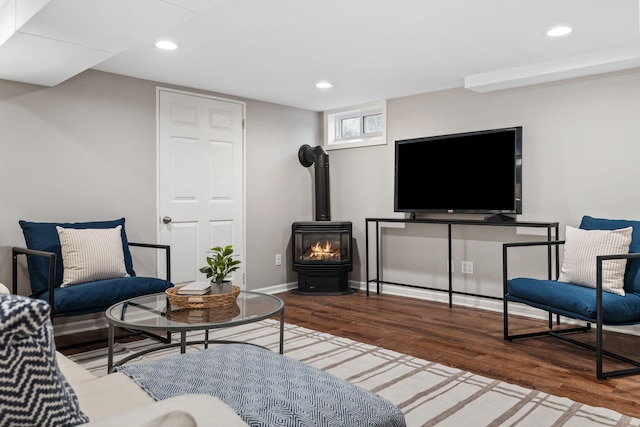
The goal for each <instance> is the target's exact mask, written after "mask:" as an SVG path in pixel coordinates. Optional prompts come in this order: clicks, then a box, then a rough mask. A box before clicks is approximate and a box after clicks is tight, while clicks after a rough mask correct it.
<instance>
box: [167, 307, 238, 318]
mask: <svg viewBox="0 0 640 427" xmlns="http://www.w3.org/2000/svg"><path fill="white" fill-rule="evenodd" d="M238 314H240V307H238V304H236V303H235V302H234V303H233V304H229V305H221V306H217V307H210V308H186V307H179V308H177V309H172V310H170V311H167V319H169V320H173V321H176V322H183V323H202V322H207V323H220V322H228V321H229V320H231V319H233V318H234V317H236V316H237V315H238Z"/></svg>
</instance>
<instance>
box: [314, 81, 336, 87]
mask: <svg viewBox="0 0 640 427" xmlns="http://www.w3.org/2000/svg"><path fill="white" fill-rule="evenodd" d="M316 87H317V88H318V89H329V88H331V87H333V83H329V82H318V83H316Z"/></svg>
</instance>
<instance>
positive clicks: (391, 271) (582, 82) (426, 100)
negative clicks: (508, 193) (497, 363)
mask: <svg viewBox="0 0 640 427" xmlns="http://www.w3.org/2000/svg"><path fill="white" fill-rule="evenodd" d="M639 100H640V71H639V70H635V72H633V71H632V72H624V73H616V74H608V75H603V76H600V77H593V78H583V79H576V80H570V81H565V82H558V83H553V84H546V85H538V86H531V87H525V88H519V89H512V90H505V91H499V92H493V93H486V94H478V93H474V92H470V91H467V90H464V89H455V90H448V91H443V92H439V93H433V94H423V95H417V96H411V97H405V98H399V99H393V100H390V101H388V105H387V108H388V110H387V111H388V117H387V133H388V144H387V145H385V146H375V147H367V148H357V149H347V150H334V151H332V152H331V162H332V163H331V168H332V170H331V173H332V179H333V181H332V186H333V189H334V192H333V197H334V199H333V201H332V202H333V205H334V206H335V207H336V208H335V209H334V214H335V216H336V217H342V218H344V219H348V220H351V221H353V222H354V227H355V229H356V231H357V233H356V236H355V237H356V238H357V241H358V246H359V247H360V250H361V252H364V219H365V218H366V217H375V216H380V217H393V216H398V215H399V214H394V212H393V163H394V141H395V140H399V139H406V138H415V137H421V136H429V135H439V134H448V133H455V132H464V131H474V130H481V129H491V128H498V127H504V126H517V125H522V126H523V131H524V137H523V138H524V141H523V144H524V145H523V168H524V170H523V173H524V176H523V180H524V183H523V201H524V203H523V211H524V214H523V215H521V216H520V219H522V220H529V221H559V222H560V225H561V237H563V236H564V227H565V226H566V225H567V224H568V225H572V226H577V225H578V224H579V221H580V219H581V217H582V215H585V214H588V215H592V216H601V217H610V218H628V219H639V218H640V198H638V197H635V196H634V194H635V190H634V187H635V183H637V182H640V168H638V166H637V163H638V159H640V143H638V135H639V125H640V122H639V121H638V117H640V101H639ZM451 178H452V179H453V177H451ZM443 179H449V177H448V176H446V171H443ZM420 185H424V186H429V185H438V184H437V183H426V182H425V183H422V184H420ZM336 188H337V190H336ZM453 230H454V238H456V240H455V241H454V244H453V252H454V261H455V264H454V288H456V289H458V290H462V291H468V292H479V293H483V294H489V295H496V296H497V295H500V293H501V274H502V272H501V250H502V246H501V245H502V242H505V241H517V240H537V239H540V237H539V236H535V235H534V236H531V235H528V234H521V233H531V232H530V230H522V229H507V228H493V227H491V228H489V227H462V226H460V227H454V229H453ZM383 248H384V250H383V254H382V255H383V265H384V269H383V271H384V278H385V279H386V280H389V281H398V282H408V283H413V284H420V285H425V286H431V285H436V286H439V287H444V286H445V285H446V283H447V282H446V280H447V272H446V265H447V264H446V254H447V252H446V251H447V246H446V226H437V225H428V226H425V225H419V226H418V225H415V226H408V227H407V228H406V229H387V230H386V231H385V234H384V237H383ZM528 256H529V255H527V257H528ZM531 256H534V255H531ZM527 257H524V258H523V259H522V262H521V263H519V264H520V265H517V266H516V267H514V270H513V271H514V273H520V272H521V273H522V274H525V273H533V272H534V271H540V269H539V268H533V267H532V265H531V262H530V260H529V259H528V258H527ZM363 260H364V257H363V255H362V254H361V257H360V261H361V265H359V266H358V268H357V271H354V273H353V274H352V279H356V280H364V267H363V265H362V263H363V262H364V261H363ZM462 260H468V261H473V262H474V270H475V271H474V274H473V275H464V276H463V275H462V274H460V262H461V261H462ZM535 267H538V266H537V265H536V266H535Z"/></svg>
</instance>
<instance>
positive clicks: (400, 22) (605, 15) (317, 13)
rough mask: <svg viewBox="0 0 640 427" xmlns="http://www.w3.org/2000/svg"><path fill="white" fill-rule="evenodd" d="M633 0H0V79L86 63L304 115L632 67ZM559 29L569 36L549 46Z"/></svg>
mask: <svg viewBox="0 0 640 427" xmlns="http://www.w3.org/2000/svg"><path fill="white" fill-rule="evenodd" d="M638 3H639V2H638V0H482V1H479V0H0V79H6V80H15V81H20V82H27V83H33V84H39V85H44V86H55V85H57V84H60V83H61V82H64V81H65V80H67V79H69V78H71V77H73V76H74V75H76V74H79V73H81V72H83V71H85V70H86V69H96V70H102V71H106V72H110V73H116V74H122V75H126V76H132V77H138V78H142V79H148V80H153V81H158V82H162V83H166V84H175V85H181V86H186V87H190V88H194V89H202V90H208V91H214V92H220V93H224V94H229V95H236V96H241V97H246V98H251V99H257V100H263V101H268V102H274V103H278V104H284V105H290V106H295V107H300V108H306V109H309V110H315V111H324V110H330V109H335V108H341V107H347V106H352V105H357V104H361V103H365V102H370V101H377V100H381V99H390V98H396V97H401V96H407V95H414V94H420V93H427V92H432V91H438V90H443V89H449V88H456V87H467V88H468V89H470V90H475V91H477V92H485V91H491V90H499V89H504V88H509V87H516V86H522V85H527V84H535V83H540V82H546V81H554V80H558V79H565V78H571V77H578V76H584V75H590V74H594V73H601V72H607V71H614V70H623V69H629V68H636V67H640V27H639V21H640V19H639V17H640V8H639V4H638ZM558 24H567V25H570V26H572V27H573V28H574V32H573V33H572V34H570V35H568V36H564V37H560V38H557V39H550V38H548V37H547V36H546V35H545V32H546V30H548V29H549V28H551V27H553V26H555V25H558ZM160 38H170V39H172V40H174V41H176V42H178V43H179V44H180V46H181V47H180V49H178V50H176V51H171V52H166V51H160V50H158V49H157V48H155V46H154V43H155V41H156V40H158V39H160ZM319 80H328V81H330V82H332V83H334V85H335V86H334V87H333V88H331V89H328V90H319V89H316V88H315V87H314V85H315V83H316V82H317V81H319Z"/></svg>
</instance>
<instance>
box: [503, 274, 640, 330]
mask: <svg viewBox="0 0 640 427" xmlns="http://www.w3.org/2000/svg"><path fill="white" fill-rule="evenodd" d="M506 298H507V299H509V300H510V301H517V302H523V303H526V304H528V305H532V306H534V307H538V308H541V309H543V310H546V311H551V312H553V313H558V314H560V315H563V316H567V317H572V318H577V319H582V320H586V321H595V318H596V315H597V310H596V290H595V289H594V288H587V287H585V286H578V285H573V284H570V283H564V282H558V281H556V280H539V279H531V278H515V279H511V280H509V281H508V282H507V295H506ZM602 311H603V323H604V324H608V325H623V324H631V323H636V322H640V295H637V294H634V293H627V294H626V295H625V296H620V295H617V294H613V293H611V292H603V293H602Z"/></svg>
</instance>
